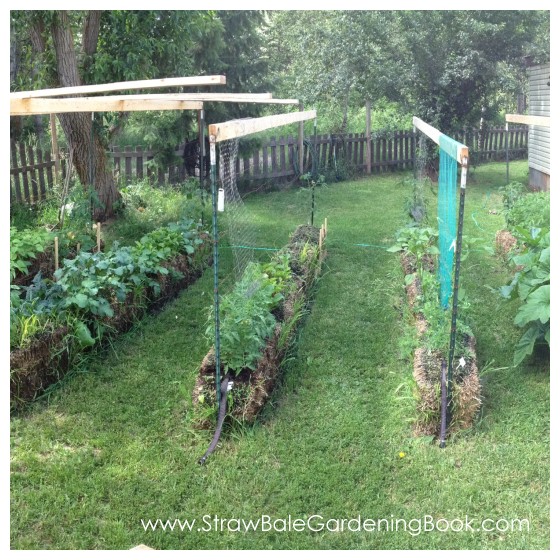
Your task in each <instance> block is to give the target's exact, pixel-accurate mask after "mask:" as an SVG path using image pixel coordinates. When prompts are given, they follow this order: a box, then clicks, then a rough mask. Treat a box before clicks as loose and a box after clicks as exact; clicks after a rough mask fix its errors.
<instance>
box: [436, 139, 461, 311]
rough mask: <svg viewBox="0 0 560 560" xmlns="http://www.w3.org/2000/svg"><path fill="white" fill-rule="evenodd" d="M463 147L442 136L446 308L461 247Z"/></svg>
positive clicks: (442, 256) (442, 275) (442, 254)
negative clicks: (459, 219) (459, 156)
mask: <svg viewBox="0 0 560 560" xmlns="http://www.w3.org/2000/svg"><path fill="white" fill-rule="evenodd" d="M460 145H461V144H460V143H459V142H457V141H456V140H453V139H452V138H450V137H449V136H446V135H445V134H442V135H441V136H440V139H439V147H440V151H439V184H438V217H437V219H438V238H439V269H438V280H439V296H440V304H441V306H442V307H443V308H444V309H446V308H447V307H448V305H449V298H450V297H451V295H452V277H453V261H454V257H455V250H456V248H457V151H458V148H459V146H460Z"/></svg>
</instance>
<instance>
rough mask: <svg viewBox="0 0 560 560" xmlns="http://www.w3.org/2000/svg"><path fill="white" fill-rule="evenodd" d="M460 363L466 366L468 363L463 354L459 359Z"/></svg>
mask: <svg viewBox="0 0 560 560" xmlns="http://www.w3.org/2000/svg"><path fill="white" fill-rule="evenodd" d="M459 365H460V366H461V367H462V368H464V367H465V366H466V365H467V362H466V361H465V358H463V356H461V359H460V360H459Z"/></svg>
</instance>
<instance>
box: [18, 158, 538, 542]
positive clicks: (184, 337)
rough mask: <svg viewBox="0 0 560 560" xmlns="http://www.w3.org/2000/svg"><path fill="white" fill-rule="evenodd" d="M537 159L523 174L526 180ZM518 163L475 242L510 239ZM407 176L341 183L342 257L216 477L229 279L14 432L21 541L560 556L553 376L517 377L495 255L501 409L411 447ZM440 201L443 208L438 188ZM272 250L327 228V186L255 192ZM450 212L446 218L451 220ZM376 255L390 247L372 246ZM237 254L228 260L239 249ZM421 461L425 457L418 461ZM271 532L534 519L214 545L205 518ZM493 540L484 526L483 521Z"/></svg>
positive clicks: (251, 536) (487, 322)
mask: <svg viewBox="0 0 560 560" xmlns="http://www.w3.org/2000/svg"><path fill="white" fill-rule="evenodd" d="M526 169H527V165H526V163H517V164H515V165H514V166H513V173H512V176H513V178H517V179H521V180H523V179H524V178H525V177H526ZM504 175H505V173H504V166H503V165H499V164H493V165H487V166H484V167H479V168H477V169H476V170H475V173H474V177H473V178H472V180H471V181H470V183H469V190H468V194H467V211H466V225H465V229H466V233H467V234H468V235H470V236H471V237H479V238H483V239H484V243H486V244H488V245H490V244H491V243H492V240H493V236H494V233H495V231H496V230H497V229H499V228H500V227H502V224H503V219H502V218H501V216H499V215H494V214H492V213H490V211H491V210H493V209H498V210H499V209H500V197H499V196H498V195H497V186H498V185H501V184H503V181H504ZM404 177H405V175H404V174H388V175H383V176H378V177H374V178H371V179H370V178H368V179H361V180H357V181H353V182H346V183H339V184H335V185H331V186H328V187H326V188H323V189H322V190H320V191H318V192H317V217H318V220H322V219H323V217H324V216H328V218H329V238H328V243H327V245H328V258H327V260H326V262H325V269H324V276H323V278H322V280H321V282H320V284H319V287H318V290H317V293H316V299H315V303H314V305H313V308H312V310H311V312H310V314H309V315H308V317H307V318H306V321H305V324H304V325H303V327H302V329H301V331H300V333H299V339H298V342H299V344H298V347H297V352H296V353H295V355H294V357H293V359H292V360H290V361H289V362H288V363H287V364H286V374H285V376H284V382H283V384H282V386H281V387H280V388H279V389H278V390H277V391H276V392H275V394H274V396H273V399H272V402H271V404H270V406H268V407H267V408H266V409H265V411H264V414H263V415H262V418H261V421H260V422H258V423H257V424H256V425H254V426H252V427H246V428H235V429H233V430H230V432H229V433H228V434H227V436H226V437H224V438H223V440H222V443H221V445H220V447H219V449H218V450H217V452H216V453H215V454H214V455H213V456H211V458H210V459H209V460H208V462H207V465H206V466H205V467H203V468H201V467H200V466H199V465H198V464H197V459H198V458H199V457H200V456H201V455H202V454H203V452H204V450H205V448H206V446H207V444H208V442H209V439H210V438H211V434H209V433H207V432H196V431H194V430H193V429H192V427H191V425H190V422H189V418H190V411H191V409H192V405H191V402H190V393H191V391H192V387H193V384H194V379H195V375H196V370H197V368H198V366H199V364H200V361H201V359H202V357H203V356H204V354H205V353H206V350H207V342H206V341H205V338H204V329H205V321H206V317H207V312H208V306H209V305H210V303H211V289H212V283H211V282H212V280H211V278H212V275H211V272H210V271H207V273H206V274H205V275H204V276H203V277H202V278H201V279H200V280H199V281H198V282H197V283H196V284H195V285H194V286H192V287H191V288H189V289H188V290H187V291H186V292H184V293H183V294H182V295H181V296H180V297H179V298H178V299H177V300H176V301H175V302H173V303H172V304H171V305H169V306H168V307H167V308H166V309H165V310H164V311H163V312H162V313H160V314H159V315H157V316H155V317H149V318H147V319H146V320H145V321H144V322H143V323H142V325H141V326H140V327H139V328H138V329H136V330H135V331H134V332H132V333H129V334H128V335H126V336H125V337H123V339H122V340H121V341H119V342H118V343H117V344H115V346H114V348H113V349H111V350H108V351H106V352H105V353H103V354H101V355H100V356H98V357H97V358H95V359H92V360H91V361H90V362H89V364H88V366H87V371H85V372H83V373H81V374H79V375H76V376H74V377H72V378H71V379H70V380H68V381H67V382H66V383H64V384H63V386H62V387H60V388H59V389H57V390H56V391H55V392H54V393H53V394H52V396H51V398H50V400H49V402H39V403H36V404H35V405H34V406H32V407H30V409H29V410H28V411H27V412H26V413H25V414H23V415H20V416H18V417H16V418H14V419H13V420H12V429H11V437H12V442H11V443H12V459H11V467H12V478H11V480H12V482H11V508H12V516H11V539H12V543H11V544H12V547H13V548H18V549H22V548H70V549H89V548H92V549H107V548H117V549H119V548H130V547H132V546H134V545H137V544H139V543H145V544H147V545H148V546H151V547H153V548H157V549H189V548H190V549H215V548H231V549H234V548H238V549H242V548H246V549H268V548H276V549H302V548H315V549H317V548H319V549H347V548H361V549H452V548H503V549H519V548H547V547H548V546H549V527H548V519H549V500H548V495H549V452H548V449H549V445H548V442H549V435H548V434H549V421H548V418H549V404H548V403H549V377H548V371H547V367H548V366H547V365H546V364H542V363H541V364H539V363H532V364H529V365H525V366H523V367H520V368H511V367H510V366H511V361H512V351H513V350H512V349H513V345H514V343H515V341H516V340H517V338H518V337H519V332H518V331H517V330H516V329H515V328H514V327H513V321H512V319H513V317H514V315H515V308H516V304H512V303H509V302H504V301H503V300H500V299H499V298H498V296H497V295H496V294H495V293H493V292H492V291H491V290H490V288H489V287H487V286H490V287H491V286H493V287H497V286H500V285H501V284H502V283H504V281H506V280H507V273H506V271H505V270H504V268H503V266H502V265H500V264H499V263H498V262H497V261H496V259H495V258H494V257H492V256H490V255H488V254H487V253H486V252H484V251H476V252H473V253H472V255H471V256H470V257H469V259H468V260H467V261H466V262H465V266H464V269H463V270H464V276H463V279H464V280H463V285H464V287H465V288H466V290H467V295H468V297H469V299H470V301H471V304H472V307H471V324H472V327H473V330H474V332H475V334H476V336H477V340H478V348H477V351H478V357H479V364H480V367H481V368H485V370H486V372H485V374H484V376H483V377H484V379H485V385H484V394H485V401H484V412H483V416H482V419H481V421H480V422H479V424H478V425H477V427H476V429H475V430H473V431H472V432H471V433H468V434H462V435H461V436H460V437H457V438H455V440H454V441H453V442H451V444H450V445H449V446H448V447H447V448H446V449H445V450H441V449H439V448H438V447H437V446H435V445H433V444H429V443H428V442H426V441H425V440H422V439H420V440H416V439H413V438H411V430H410V419H411V418H412V417H413V415H414V403H413V401H412V399H411V394H412V375H411V364H410V359H403V358H402V357H401V356H400V355H399V345H398V340H399V338H400V337H402V334H403V331H404V330H405V329H404V325H403V320H402V317H401V313H402V306H403V289H402V274H401V271H400V270H399V265H398V258H397V257H396V256H395V255H394V254H390V253H387V252H385V251H384V250H383V248H382V247H379V246H387V245H389V244H391V243H392V240H393V235H394V232H395V230H396V229H397V228H398V227H399V226H400V225H402V224H403V223H405V222H406V218H405V216H404V214H403V204H404V200H405V197H406V194H407V192H406V187H405V186H404V185H403V182H402V181H403V179H404ZM429 198H430V204H431V206H432V208H433V204H434V201H435V195H433V194H431V193H430V194H429ZM248 206H249V208H250V210H251V211H252V212H254V214H255V216H256V217H257V220H258V223H257V225H258V228H259V233H260V239H262V244H263V246H280V245H282V244H284V243H285V242H286V240H287V236H288V234H289V233H290V231H292V230H293V228H294V227H295V226H296V225H297V224H298V223H301V222H305V221H306V220H307V210H308V192H301V191H300V192H299V193H298V192H296V191H286V192H277V193H271V194H268V195H258V196H253V197H251V198H250V200H249V201H248ZM432 214H433V212H432ZM358 244H367V245H372V246H370V247H364V246H361V245H358ZM225 251H226V249H224V252H225ZM400 452H404V453H405V454H406V455H405V457H403V458H401V457H399V453H400ZM204 515H209V516H214V515H217V516H218V517H219V518H224V519H229V518H244V519H245V520H249V519H257V518H259V517H260V516H261V515H269V516H271V517H272V518H287V517H288V515H291V516H292V517H293V518H295V517H302V518H303V517H305V516H311V515H321V516H323V517H324V520H327V519H329V518H353V517H357V516H358V515H360V516H361V517H362V519H364V518H373V519H379V518H387V519H389V520H390V519H392V517H391V516H393V519H396V518H404V519H414V518H422V517H423V516H426V515H430V516H433V517H434V518H439V517H442V518H447V519H448V520H452V519H454V518H461V519H464V518H465V516H466V515H468V516H469V518H471V519H474V520H477V521H479V522H480V521H481V520H482V519H486V518H491V519H494V520H498V519H517V518H528V519H529V520H530V523H531V529H530V531H529V532H527V531H525V532H522V533H520V532H505V533H500V532H489V533H484V532H477V531H475V532H472V533H471V532H464V533H454V532H451V531H449V532H446V533H438V532H435V531H433V532H427V533H423V534H420V535H418V536H412V535H411V534H409V533H407V532H405V531H402V530H401V531H398V532H350V531H339V532H328V531H322V532H311V531H304V532H293V531H292V532H273V531H268V532H262V531H256V532H249V533H244V532H228V531H224V532H218V533H216V532H205V531H204V530H201V531H198V530H197V528H201V529H203V528H206V526H205V525H204V524H203V523H202V516H204ZM150 518H151V519H153V520H155V519H157V518H161V519H167V518H170V519H175V518H179V519H195V518H196V519H198V525H197V526H195V529H194V530H193V531H192V532H188V531H185V532H180V531H179V530H178V529H176V530H175V531H173V532H171V531H169V530H168V531H167V532H163V531H161V530H159V531H156V532H152V531H149V532H145V531H144V530H143V529H142V525H141V522H140V520H141V519H144V520H147V519H150ZM475 527H476V525H475Z"/></svg>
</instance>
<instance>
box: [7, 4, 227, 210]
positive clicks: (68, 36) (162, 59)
mask: <svg viewBox="0 0 560 560" xmlns="http://www.w3.org/2000/svg"><path fill="white" fill-rule="evenodd" d="M12 23H13V27H14V35H15V39H16V42H17V43H19V44H20V45H23V46H24V47H22V48H24V50H25V53H24V56H23V57H22V60H24V62H25V64H21V65H20V68H19V75H20V79H19V82H18V83H17V85H18V86H19V87H21V88H24V87H27V88H28V89H38V88H40V87H67V86H78V85H86V84H92V83H104V82H113V81H124V80H133V79H149V78H157V77H171V76H181V75H188V74H190V73H192V72H193V71H194V65H193V60H194V58H195V53H196V48H197V44H198V43H199V42H201V37H203V36H204V35H205V34H212V33H215V32H216V31H218V30H219V29H220V25H219V22H218V21H217V20H216V18H215V16H214V14H213V13H212V12H202V11H123V10H114V11H108V12H100V11H96V10H91V11H71V12H67V11H26V12H12ZM28 44H31V45H32V49H33V50H30V49H29V47H27V46H25V45H28ZM12 87H13V86H12ZM126 118H127V115H126V114H120V115H118V116H115V117H114V118H111V119H110V120H111V125H112V126H110V127H108V126H104V125H103V123H102V122H101V121H100V120H97V121H96V123H95V124H96V125H95V126H94V121H93V120H92V118H91V114H89V113H66V114H63V113H61V114H59V120H60V124H61V126H62V129H63V130H64V133H65V135H66V137H67V141H68V145H69V149H70V152H71V154H72V162H73V164H74V168H75V169H76V172H77V174H78V177H79V179H80V182H81V183H82V185H92V187H93V189H94V191H95V193H96V197H95V198H96V199H97V204H96V205H95V208H94V216H93V217H94V219H96V220H103V219H106V218H108V217H110V216H112V215H113V213H114V210H115V202H117V200H118V199H119V193H118V190H117V186H116V184H115V181H114V178H113V175H112V173H111V172H110V169H109V166H108V159H107V153H106V150H107V142H108V140H109V138H110V137H111V134H114V133H115V132H116V131H118V130H119V129H120V128H121V127H122V125H123V123H124V121H125V120H126Z"/></svg>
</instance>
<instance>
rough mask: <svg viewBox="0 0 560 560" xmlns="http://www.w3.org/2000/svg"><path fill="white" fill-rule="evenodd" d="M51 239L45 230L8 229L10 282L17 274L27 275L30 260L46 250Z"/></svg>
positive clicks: (51, 236) (50, 235)
mask: <svg viewBox="0 0 560 560" xmlns="http://www.w3.org/2000/svg"><path fill="white" fill-rule="evenodd" d="M53 237H54V236H53V235H52V234H51V233H49V232H47V231H45V230H34V229H27V230H23V231H18V229H17V228H16V227H10V280H13V279H14V278H15V277H16V275H17V274H18V273H20V274H27V273H28V272H29V266H30V265H31V262H32V260H33V259H34V258H35V257H36V256H37V255H38V254H40V253H43V252H44V251H45V250H46V249H47V247H48V246H49V245H50V244H51V243H52V240H53Z"/></svg>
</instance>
